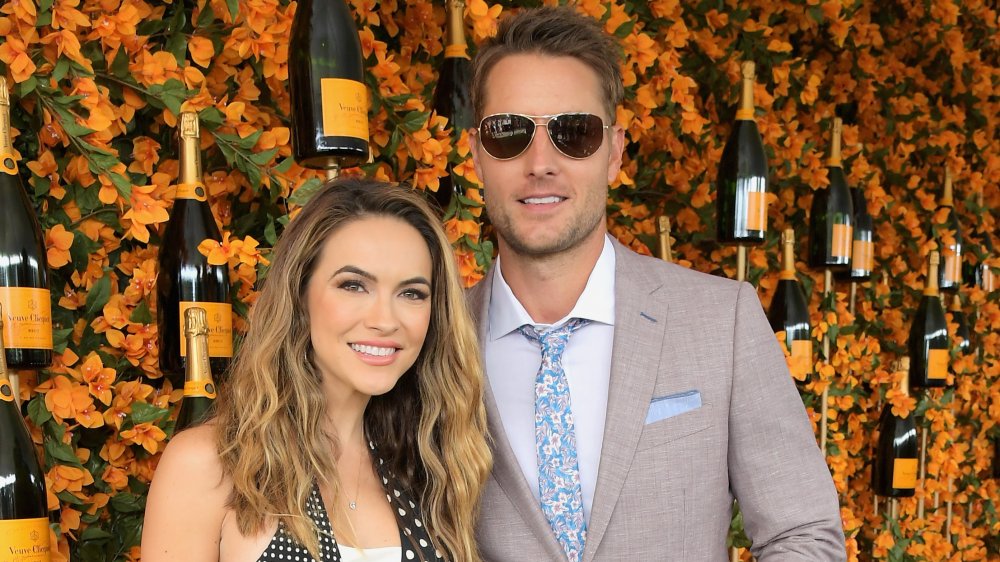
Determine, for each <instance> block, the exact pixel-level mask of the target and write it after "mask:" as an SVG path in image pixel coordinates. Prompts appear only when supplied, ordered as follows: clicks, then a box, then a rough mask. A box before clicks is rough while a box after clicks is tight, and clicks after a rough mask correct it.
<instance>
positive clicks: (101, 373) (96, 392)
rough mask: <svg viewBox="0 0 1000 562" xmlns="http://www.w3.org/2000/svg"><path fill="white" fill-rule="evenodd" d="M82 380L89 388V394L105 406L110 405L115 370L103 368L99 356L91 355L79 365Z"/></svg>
mask: <svg viewBox="0 0 1000 562" xmlns="http://www.w3.org/2000/svg"><path fill="white" fill-rule="evenodd" d="M80 372H81V374H82V375H83V380H85V381H87V384H88V385H89V386H90V394H92V395H93V396H94V397H95V398H97V399H98V400H100V401H101V402H102V403H103V404H104V405H105V406H107V405H109V404H111V385H112V384H114V382H115V370H114V369H112V368H110V367H105V366H104V363H103V362H102V361H101V358H100V356H98V355H97V354H96V353H91V354H90V355H89V356H88V357H87V359H86V361H84V362H83V364H82V365H80Z"/></svg>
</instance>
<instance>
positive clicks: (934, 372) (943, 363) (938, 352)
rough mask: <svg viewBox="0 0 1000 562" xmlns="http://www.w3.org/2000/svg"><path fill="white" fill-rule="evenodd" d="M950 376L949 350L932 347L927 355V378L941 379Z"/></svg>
mask: <svg viewBox="0 0 1000 562" xmlns="http://www.w3.org/2000/svg"><path fill="white" fill-rule="evenodd" d="M947 376H948V350H947V349H932V350H930V353H929V354H928V356H927V378H928V379H937V380H941V379H943V378H946V377H947Z"/></svg>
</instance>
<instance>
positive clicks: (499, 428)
mask: <svg viewBox="0 0 1000 562" xmlns="http://www.w3.org/2000/svg"><path fill="white" fill-rule="evenodd" d="M492 293H493V272H492V270H491V271H489V272H488V273H487V274H486V276H485V277H484V278H483V280H482V281H481V282H480V283H479V284H478V285H476V286H475V287H473V288H472V289H471V290H470V291H469V310H470V312H471V313H472V315H473V319H474V321H475V323H476V329H477V331H478V334H479V349H480V353H481V354H482V355H484V356H485V341H486V338H488V337H489V331H490V323H489V307H490V296H491V295H492ZM483 400H484V401H485V403H486V422H487V426H488V429H489V433H490V438H491V439H490V440H491V443H492V445H493V473H492V475H493V478H494V479H495V480H496V481H497V484H498V485H499V486H500V489H502V490H503V492H504V494H506V496H507V498H508V499H509V500H510V502H511V504H512V505H513V506H514V508H515V509H516V510H517V512H518V515H520V516H521V519H523V520H524V522H525V524H526V525H527V526H528V528H530V529H531V531H532V533H534V534H535V536H536V537H537V538H538V541H539V544H540V545H542V546H543V547H544V548H545V550H546V551H547V552H548V554H549V556H550V557H552V559H553V560H560V559H565V557H566V554H565V553H564V552H563V549H562V547H561V546H560V545H559V542H558V541H556V538H555V535H554V534H553V533H552V529H551V528H550V527H549V522H548V521H547V520H546V519H545V514H544V513H542V508H541V506H540V505H539V504H538V500H536V499H535V496H534V495H533V494H532V493H531V490H530V489H529V488H528V482H527V481H526V480H525V479H524V474H523V473H522V472H521V466H520V465H519V464H518V462H517V457H515V456H514V450H513V449H511V448H510V443H509V442H508V441H507V434H506V432H504V429H503V421H502V420H501V419H500V411H499V409H498V408H497V404H496V399H495V398H494V397H493V388H492V387H491V386H490V382H489V380H488V379H487V381H486V384H485V392H484V393H483Z"/></svg>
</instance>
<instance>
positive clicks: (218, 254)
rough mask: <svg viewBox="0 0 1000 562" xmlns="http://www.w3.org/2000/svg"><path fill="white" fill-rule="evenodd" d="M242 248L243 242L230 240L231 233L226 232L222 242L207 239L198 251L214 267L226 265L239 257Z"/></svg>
mask: <svg viewBox="0 0 1000 562" xmlns="http://www.w3.org/2000/svg"><path fill="white" fill-rule="evenodd" d="M242 246H243V241H241V240H239V239H236V240H230V239H229V232H224V233H223V234H222V242H219V241H218V240H212V239H211V238H208V239H205V240H203V241H202V242H201V244H198V251H199V252H201V255H203V256H205V257H207V258H208V263H210V264H212V265H226V264H227V263H229V260H230V259H231V258H234V257H236V256H238V255H239V253H240V249H241V248H242Z"/></svg>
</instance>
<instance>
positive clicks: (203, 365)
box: [184, 333, 212, 382]
mask: <svg viewBox="0 0 1000 562" xmlns="http://www.w3.org/2000/svg"><path fill="white" fill-rule="evenodd" d="M184 380H185V381H187V382H202V381H208V382H211V381H212V368H211V366H210V364H209V357H208V335H207V334H206V333H199V334H194V335H190V334H189V335H188V336H187V368H186V370H185V373H184Z"/></svg>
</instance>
